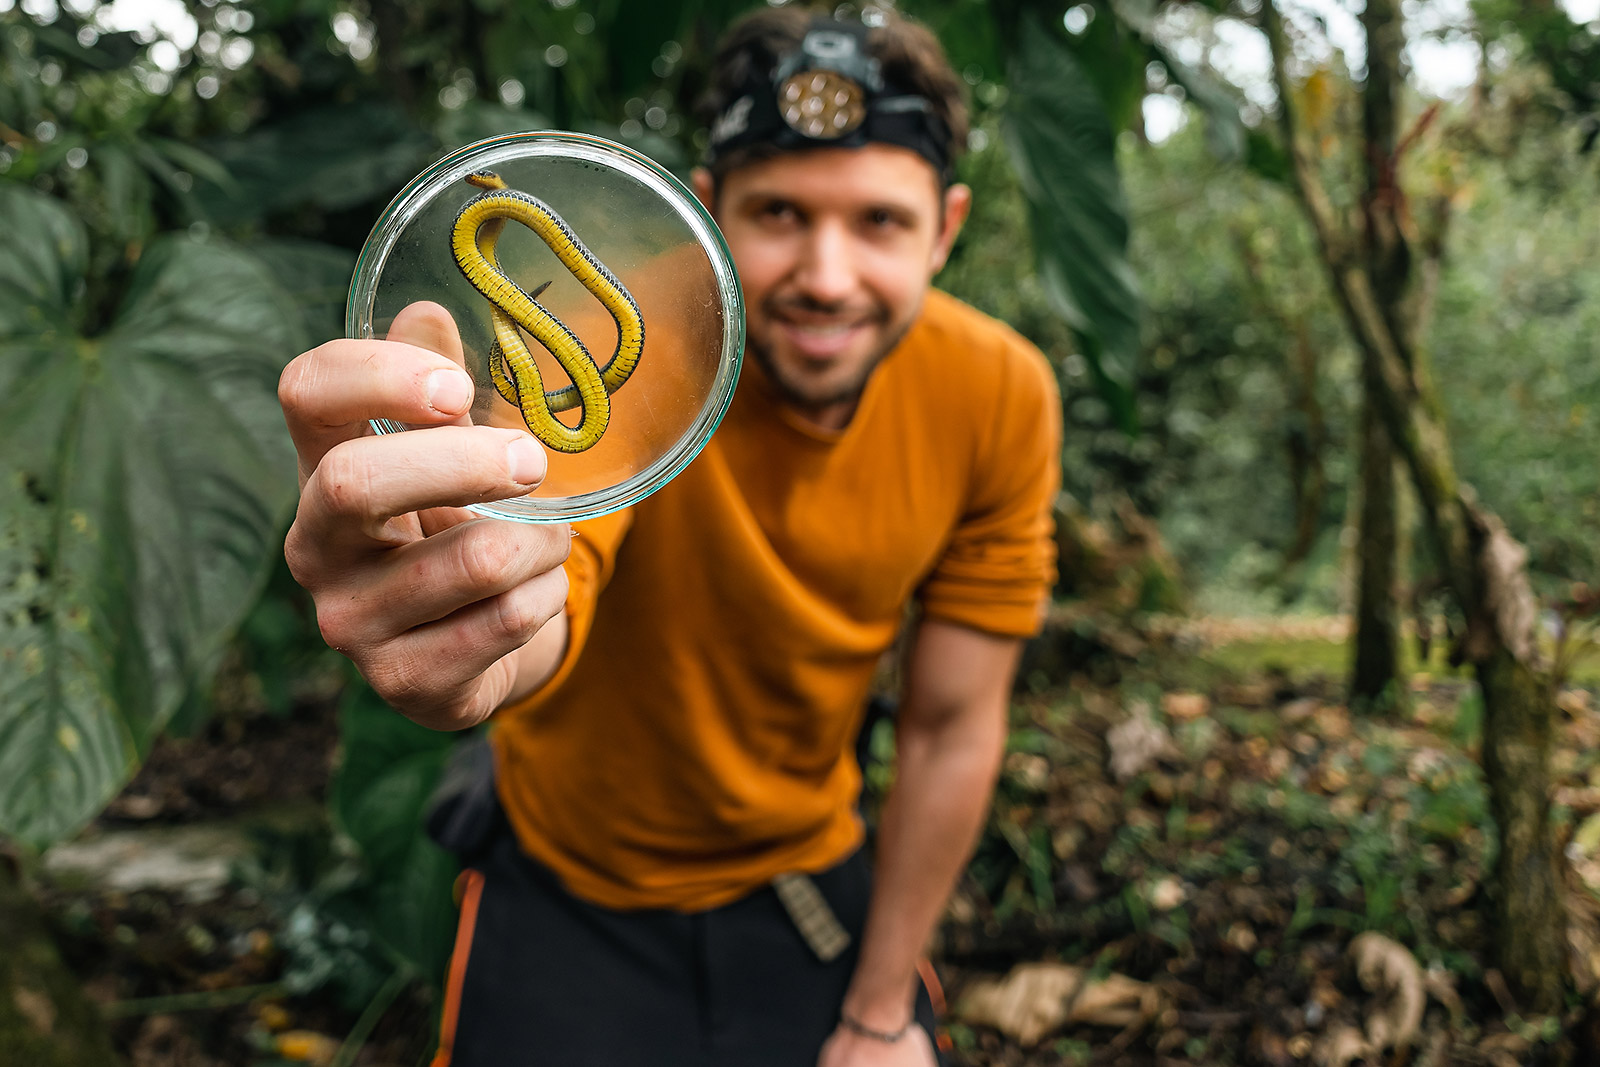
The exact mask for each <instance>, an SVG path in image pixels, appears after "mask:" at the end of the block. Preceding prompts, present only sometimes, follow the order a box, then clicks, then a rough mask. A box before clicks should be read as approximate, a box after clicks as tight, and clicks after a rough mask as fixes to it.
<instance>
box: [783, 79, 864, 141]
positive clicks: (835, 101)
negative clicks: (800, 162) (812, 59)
mask: <svg viewBox="0 0 1600 1067" xmlns="http://www.w3.org/2000/svg"><path fill="white" fill-rule="evenodd" d="M866 97H867V94H866V91H865V90H864V89H862V88H861V85H860V84H859V83H858V82H856V81H855V79H853V78H848V77H846V76H844V75H843V74H839V73H837V72H836V71H831V70H803V71H800V72H798V73H796V74H792V75H790V76H789V77H788V78H786V79H784V82H783V84H782V85H780V86H779V87H778V113H779V114H781V115H782V116H783V121H784V123H785V124H786V125H788V127H789V128H790V129H791V130H794V131H795V132H796V133H799V134H803V135H804V136H806V137H810V138H813V139H815V140H821V141H831V140H833V139H835V138H838V137H844V136H847V135H848V134H850V133H853V132H854V131H855V130H856V128H857V127H859V126H860V125H861V123H862V121H863V120H865V119H866V117H867V103H866Z"/></svg>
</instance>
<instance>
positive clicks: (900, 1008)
mask: <svg viewBox="0 0 1600 1067" xmlns="http://www.w3.org/2000/svg"><path fill="white" fill-rule="evenodd" d="M913 1004H914V998H913V996H912V995H911V992H910V991H909V990H907V991H906V992H905V993H904V994H900V993H896V992H894V991H890V990H885V991H884V992H883V993H881V994H880V995H877V996H869V995H863V994H862V993H859V992H857V991H854V990H852V991H851V992H850V993H848V994H846V996H845V998H844V1003H843V1004H842V1005H841V1006H840V1008H839V1020H840V1024H841V1025H842V1026H844V1028H845V1029H847V1030H850V1031H851V1032H853V1033H857V1034H861V1036H863V1037H870V1036H873V1035H872V1034H866V1033H862V1031H865V1030H871V1031H873V1032H874V1033H877V1034H903V1033H904V1032H905V1031H906V1029H907V1028H908V1027H910V1025H911V1023H912V1022H913V1019H914V1016H915V1009H914V1007H913Z"/></svg>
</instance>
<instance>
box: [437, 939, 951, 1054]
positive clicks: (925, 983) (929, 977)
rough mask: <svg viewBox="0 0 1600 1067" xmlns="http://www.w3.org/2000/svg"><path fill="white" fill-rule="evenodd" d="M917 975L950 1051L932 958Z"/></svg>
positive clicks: (922, 959) (921, 962) (923, 960)
mask: <svg viewBox="0 0 1600 1067" xmlns="http://www.w3.org/2000/svg"><path fill="white" fill-rule="evenodd" d="M917 975H918V976H919V977H921V979H922V988H924V989H926V990H927V991H928V1000H929V1002H930V1003H932V1004H933V1017H934V1019H935V1020H938V1021H939V1028H938V1034H937V1040H938V1043H939V1051H941V1052H950V1051H952V1050H953V1049H954V1048H955V1043H954V1042H953V1041H951V1040H950V1035H949V1033H947V1032H946V1031H945V1028H944V1024H943V1019H944V986H943V985H942V984H940V982H939V972H937V971H935V970H934V969H933V961H932V960H930V959H929V958H928V957H926V956H919V957H917ZM436 1067H437V1065H436Z"/></svg>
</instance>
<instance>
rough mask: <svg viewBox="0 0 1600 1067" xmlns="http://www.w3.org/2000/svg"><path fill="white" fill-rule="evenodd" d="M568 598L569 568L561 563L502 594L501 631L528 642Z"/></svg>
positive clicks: (500, 600)
mask: <svg viewBox="0 0 1600 1067" xmlns="http://www.w3.org/2000/svg"><path fill="white" fill-rule="evenodd" d="M566 602H567V572H566V571H565V570H563V569H562V568H560V567H557V568H556V569H555V570H552V571H546V572H545V573H544V574H541V575H539V576H537V577H535V578H531V579H529V580H528V581H526V582H523V583H522V584H521V585H519V586H518V587H517V588H515V589H513V590H511V591H510V592H508V593H506V594H505V595H504V596H502V597H500V598H499V613H500V616H501V628H502V632H503V633H504V634H505V635H506V636H507V637H511V638H514V639H516V640H518V641H519V642H521V643H526V642H527V641H528V640H529V639H531V638H532V637H533V635H534V634H536V633H538V632H539V629H540V628H541V627H543V626H544V624H545V623H547V622H549V621H550V620H551V619H552V618H554V617H555V615H556V613H557V612H558V611H560V610H561V608H562V606H563V605H565V604H566Z"/></svg>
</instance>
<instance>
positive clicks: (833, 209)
mask: <svg viewBox="0 0 1600 1067" xmlns="http://www.w3.org/2000/svg"><path fill="white" fill-rule="evenodd" d="M695 189H696V192H697V193H699V195H700V198H701V199H702V200H703V201H704V202H706V203H707V204H710V205H712V210H713V211H714V213H715V215H716V218H717V223H718V225H720V226H721V227H722V232H723V235H724V236H725V237H726V238H727V241H728V248H729V250H730V251H732V253H733V261H734V264H735V266H737V267H738V270H739V279H740V281H741V283H742V284H743V286H744V296H745V314H746V330H747V339H748V342H749V347H750V351H751V353H752V354H753V355H754V356H755V357H756V359H757V360H758V361H759V362H760V364H761V366H762V368H763V369H764V370H765V371H766V372H767V375H768V377H769V378H771V379H772V382H773V384H774V385H775V386H776V387H777V389H778V390H779V392H781V393H782V394H783V396H784V399H785V400H787V401H788V402H789V403H790V404H792V405H794V406H795V407H798V408H799V409H801V410H802V411H803V412H804V413H806V414H807V415H809V416H810V417H811V418H812V419H813V420H814V421H816V422H818V423H820V424H822V425H825V426H835V427H837V426H842V425H844V423H845V422H847V421H848V420H849V418H850V415H851V414H852V413H853V412H854V410H855V404H856V401H857V399H858V398H859V397H860V395H861V390H862V389H863V388H864V387H865V385H866V381H867V377H868V376H869V375H870V374H871V373H872V369H873V368H874V367H875V366H877V364H878V361H879V360H881V359H882V358H883V357H884V356H886V355H888V353H889V350H890V349H892V348H893V347H894V346H895V343H896V342H898V341H899V340H900V337H901V335H903V334H904V333H905V331H906V330H907V329H908V328H909V327H910V325H911V322H912V320H913V319H914V318H915V317H916V314H917V310H918V309H919V308H920V307H921V306H922V297H923V294H924V293H925V292H926V291H927V288H928V283H929V281H930V280H931V279H932V278H933V275H934V274H935V273H937V272H938V270H939V268H940V267H942V266H943V265H944V261H945V257H946V256H948V255H949V253H950V245H951V244H952V242H954V240H955V236H956V233H957V231H958V230H959V229H960V228H961V223H962V221H963V220H964V219H965V218H966V214H967V207H968V205H969V203H970V198H971V194H970V192H969V191H968V190H967V188H966V187H965V186H959V185H957V186H952V187H951V188H949V189H941V186H940V182H939V178H938V175H937V173H936V172H935V171H934V168H933V166H932V165H931V164H929V163H928V162H927V161H926V160H925V159H923V158H922V157H921V156H919V155H917V154H916V153H915V152H912V151H910V150H909V149H905V148H898V147H895V146H892V145H882V144H871V145H866V146H863V147H861V148H819V149H809V150H806V151H803V152H793V153H786V154H784V155H781V156H775V157H773V158H771V159H765V160H759V161H757V162H754V163H750V164H747V165H745V166H742V167H738V168H736V169H735V170H732V171H730V172H729V173H728V174H726V175H725V176H724V177H723V179H722V182H721V185H720V187H718V188H716V189H715V190H713V189H712V185H711V178H710V175H709V174H707V173H705V172H704V171H698V172H696V174H695Z"/></svg>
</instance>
